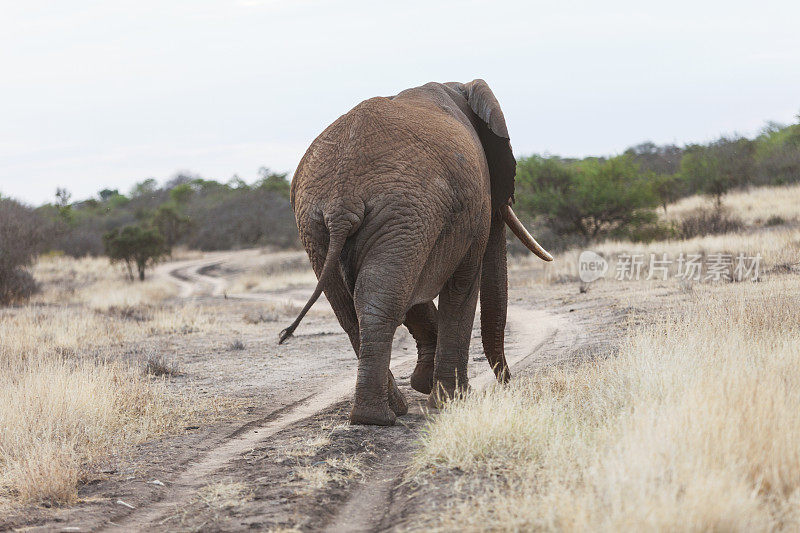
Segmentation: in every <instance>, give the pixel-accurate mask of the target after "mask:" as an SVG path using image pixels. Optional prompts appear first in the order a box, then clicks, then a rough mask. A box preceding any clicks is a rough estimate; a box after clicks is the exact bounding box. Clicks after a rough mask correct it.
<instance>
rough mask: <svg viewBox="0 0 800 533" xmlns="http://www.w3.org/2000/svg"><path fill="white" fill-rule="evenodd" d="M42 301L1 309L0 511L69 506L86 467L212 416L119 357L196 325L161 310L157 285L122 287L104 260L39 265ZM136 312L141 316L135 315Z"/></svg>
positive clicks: (196, 317)
mask: <svg viewBox="0 0 800 533" xmlns="http://www.w3.org/2000/svg"><path fill="white" fill-rule="evenodd" d="M35 275H36V276H37V277H38V279H39V280H41V282H42V283H43V285H44V290H43V292H42V293H41V294H40V295H39V296H37V299H36V300H35V301H34V302H32V303H31V304H30V305H28V306H24V307H21V308H14V309H5V310H0V506H3V507H7V506H15V505H20V504H26V503H35V502H39V501H49V502H56V503H69V502H73V501H75V500H76V498H77V488H78V485H79V483H80V482H81V481H82V480H83V479H85V478H86V476H87V475H89V474H90V473H91V471H92V468H93V465H94V464H95V463H96V462H97V461H99V460H102V459H104V458H107V457H108V456H109V455H110V454H114V455H120V454H123V452H125V451H126V450H128V449H130V446H131V445H133V444H136V443H139V442H142V441H145V440H147V439H151V438H153V437H154V436H157V435H160V434H162V433H164V432H167V431H171V430H173V429H175V428H178V427H182V426H183V425H184V423H185V422H186V420H187V419H188V418H192V417H195V416H197V414H198V413H199V412H200V411H203V410H205V409H208V408H210V405H207V402H205V401H203V402H200V401H198V400H197V399H195V398H188V397H186V396H184V395H178V394H175V393H172V392H170V391H169V390H168V389H167V387H166V385H165V383H164V382H163V381H162V380H161V379H157V378H155V377H153V376H151V375H147V374H145V373H143V372H142V368H141V363H142V362H140V361H137V360H133V361H126V360H124V358H122V357H121V355H122V353H123V352H124V351H125V349H126V347H130V346H131V345H135V343H137V342H139V341H141V340H142V339H144V338H147V337H148V336H151V335H154V334H158V333H163V332H170V331H181V330H185V329H186V328H187V327H189V328H191V327H196V325H197V324H200V323H202V322H203V317H202V313H201V312H200V311H198V310H188V311H186V312H174V310H170V309H169V308H166V307H164V306H163V305H162V306H159V307H154V306H155V305H156V304H158V303H160V302H163V300H164V299H165V298H167V297H168V296H169V295H170V294H171V293H170V291H169V290H168V288H167V287H164V286H163V285H162V284H160V282H149V283H128V282H125V281H122V280H120V279H119V277H120V276H121V274H120V272H119V271H117V270H116V269H114V268H112V267H110V266H109V265H108V263H107V261H105V260H97V259H83V260H71V259H67V258H63V257H49V258H45V259H43V260H42V261H41V262H40V263H38V264H37V265H36V267H35ZM142 313H144V315H142Z"/></svg>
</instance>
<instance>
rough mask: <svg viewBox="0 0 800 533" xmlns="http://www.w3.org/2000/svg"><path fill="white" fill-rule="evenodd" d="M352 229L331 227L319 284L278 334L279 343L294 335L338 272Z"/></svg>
mask: <svg viewBox="0 0 800 533" xmlns="http://www.w3.org/2000/svg"><path fill="white" fill-rule="evenodd" d="M350 229H351V228H349V227H344V228H343V227H342V226H338V227H336V228H331V230H330V239H329V240H328V253H327V254H326V255H325V263H324V264H323V266H322V271H321V272H320V274H319V280H318V281H317V286H316V288H315V289H314V294H312V295H311V298H309V299H308V302H306V305H305V307H303V310H302V311H300V314H299V315H298V316H297V318H296V319H295V320H294V322H292V325H291V326H289V327H288V328H286V329H284V330H283V331H281V332H280V335H279V336H278V344H283V343H284V341H286V339H288V338H289V337H291V336H292V333H294V330H295V329H297V326H298V325H300V321H301V320H303V317H304V316H306V313H308V310H309V309H311V306H312V305H314V302H316V301H317V298H319V295H320V294H322V289H323V288H324V287H325V283H326V282H327V280H328V278H330V277H331V276H332V275H334V274H336V273H337V269H338V267H339V256H340V255H341V254H342V250H343V249H344V243H345V241H347V236H348V234H349V232H350Z"/></svg>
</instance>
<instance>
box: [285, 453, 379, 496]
mask: <svg viewBox="0 0 800 533" xmlns="http://www.w3.org/2000/svg"><path fill="white" fill-rule="evenodd" d="M295 474H296V475H297V477H298V478H299V479H302V480H303V481H305V482H306V484H305V486H304V487H303V488H302V490H301V492H303V493H305V492H309V491H314V490H318V489H322V488H325V487H326V486H327V485H328V483H344V482H346V481H349V480H351V479H357V478H362V477H363V476H364V470H363V465H362V461H361V458H360V457H358V456H342V457H329V458H327V459H325V460H324V461H322V462H321V463H319V464H316V463H315V464H312V465H305V466H298V467H297V468H295Z"/></svg>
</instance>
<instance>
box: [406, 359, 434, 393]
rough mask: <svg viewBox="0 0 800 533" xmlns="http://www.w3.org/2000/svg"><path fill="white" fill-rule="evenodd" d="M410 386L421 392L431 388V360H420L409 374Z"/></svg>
mask: <svg viewBox="0 0 800 533" xmlns="http://www.w3.org/2000/svg"><path fill="white" fill-rule="evenodd" d="M411 388H412V389H414V390H415V391H417V392H421V393H422V394H430V393H431V390H433V362H432V361H431V362H420V363H417V366H416V367H415V368H414V372H413V373H412V374H411Z"/></svg>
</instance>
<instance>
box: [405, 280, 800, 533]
mask: <svg viewBox="0 0 800 533" xmlns="http://www.w3.org/2000/svg"><path fill="white" fill-rule="evenodd" d="M798 346H800V280H798V279H797V277H794V276H780V277H774V278H772V279H770V280H769V281H767V282H763V283H735V284H726V285H711V286H702V287H699V288H698V290H697V291H695V296H694V299H693V300H692V301H691V302H690V303H689V304H687V305H686V306H685V307H684V308H683V309H682V311H681V312H676V313H672V314H670V315H669V316H664V317H663V318H661V319H659V320H655V321H654V323H652V324H651V325H650V326H648V327H645V328H638V329H632V330H631V331H630V333H629V334H628V336H627V338H626V339H625V340H624V342H623V343H622V346H621V348H620V349H619V353H617V354H616V356H614V357H611V358H609V359H606V360H602V361H598V362H592V363H586V364H583V365H580V366H578V367H576V368H569V369H557V368H556V369H551V370H548V371H543V372H541V373H539V374H537V375H535V376H533V377H530V378H527V379H519V380H517V381H516V382H515V383H513V384H512V385H511V386H509V387H505V388H501V387H497V388H494V389H491V390H488V391H485V392H480V393H476V394H472V395H470V396H468V397H467V398H465V399H463V400H460V401H456V402H453V403H451V404H449V405H448V406H446V407H445V409H444V410H443V412H442V413H441V414H440V415H439V416H438V417H437V418H436V419H435V420H433V421H432V422H431V423H430V424H429V425H428V427H427V429H426V431H425V433H424V435H423V437H422V448H421V451H420V452H419V455H418V457H417V458H416V463H415V468H416V472H417V475H424V473H425V472H426V471H428V470H429V469H430V468H432V467H446V468H458V469H461V470H462V471H465V472H468V473H473V474H474V473H478V474H481V479H482V480H483V481H484V484H483V485H478V486H477V488H476V487H475V486H473V489H472V490H471V491H467V492H465V494H470V495H469V496H468V497H465V498H464V499H462V500H461V501H460V502H459V503H457V504H455V505H453V506H451V507H450V508H448V509H446V510H445V511H444V512H443V513H442V514H441V515H440V516H439V517H438V518H437V523H436V524H435V525H436V526H437V527H438V528H439V529H442V530H451V529H454V528H458V529H464V530H471V531H478V530H507V531H528V530H567V531H587V530H592V531H619V530H634V531H641V530H648V531H652V530H657V531H675V530H679V531H709V530H716V531H762V530H796V529H797V528H798V527H800V514H798V513H799V512H800V490H799V489H800V447H798V442H800V350H798V348H797V347H798Z"/></svg>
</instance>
